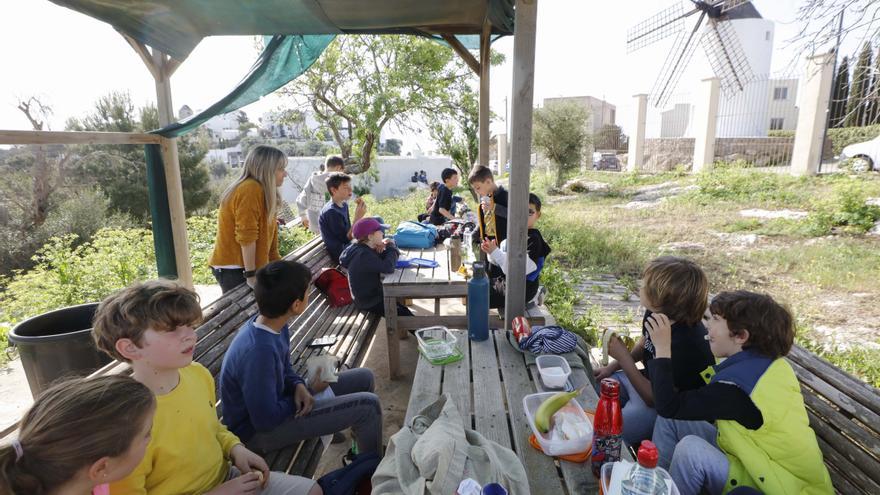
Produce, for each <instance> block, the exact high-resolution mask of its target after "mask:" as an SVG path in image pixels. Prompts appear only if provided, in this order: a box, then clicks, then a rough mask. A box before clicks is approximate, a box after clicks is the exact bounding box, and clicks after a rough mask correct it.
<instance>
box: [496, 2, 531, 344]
mask: <svg viewBox="0 0 880 495" xmlns="http://www.w3.org/2000/svg"><path fill="white" fill-rule="evenodd" d="M537 18H538V0H516V33H515V34H514V39H513V90H512V91H511V96H512V97H513V105H512V106H513V110H512V112H511V113H512V122H511V132H510V134H511V136H510V194H509V204H508V208H507V259H508V270H507V298H506V303H505V308H506V310H505V314H504V319H505V321H506V323H507V328H510V322H511V321H512V320H513V318H515V317H517V316H522V315H523V314H524V312H525V302H526V301H525V299H526V240H527V238H528V228H527V222H528V218H529V175H530V173H531V163H530V162H531V157H532V111H533V97H534V91H535V84H534V83H535V32H536V21H537Z"/></svg>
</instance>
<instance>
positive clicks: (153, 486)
mask: <svg viewBox="0 0 880 495" xmlns="http://www.w3.org/2000/svg"><path fill="white" fill-rule="evenodd" d="M156 400H157V407H156V415H155V417H154V418H153V432H152V435H153V437H152V439H151V440H150V444H149V445H148V446H147V452H146V454H144V459H143V460H142V461H141V463H140V464H138V466H137V468H135V470H134V471H133V472H132V473H131V474H130V475H129V476H128V477H127V478H125V479H123V480H121V481H118V482H116V483H113V484H112V485H110V493H111V495H118V494H125V495H128V494H146V493H149V494H150V495H165V494H167V495H188V494H199V493H204V492H207V491H209V490H212V489H213V488H215V487H216V486H218V485H220V484H221V483H222V482H223V481H224V480H225V479H226V474H227V472H228V470H229V465H228V462H227V459H228V458H229V452H230V451H231V450H232V447H233V446H235V444H237V443H240V442H239V440H238V437H236V436H235V435H234V434H232V433H230V432H229V431H228V430H227V429H226V427H225V426H223V424H222V423H220V420H219V419H218V418H217V410H216V408H215V404H216V403H217V400H216V395H215V392H214V378H213V377H212V376H211V373H210V372H209V371H208V370H207V369H205V367H204V366H202V365H200V364H198V363H192V364H191V365H189V366H187V367H186V368H182V369H181V370H180V383H179V384H178V385H177V387H175V389H174V390H172V391H171V392H170V393H168V394H165V395H161V396H158V397H156Z"/></svg>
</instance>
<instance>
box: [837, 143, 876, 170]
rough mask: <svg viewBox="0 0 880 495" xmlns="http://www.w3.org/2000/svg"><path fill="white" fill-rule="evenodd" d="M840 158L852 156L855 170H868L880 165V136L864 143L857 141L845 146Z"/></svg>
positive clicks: (844, 158)
mask: <svg viewBox="0 0 880 495" xmlns="http://www.w3.org/2000/svg"><path fill="white" fill-rule="evenodd" d="M840 158H841V159H843V160H846V159H848V158H852V160H853V163H852V169H853V171H854V172H868V171H870V170H877V169H878V167H880V136H877V137H875V138H874V139H872V140H870V141H865V142H864V143H856V144H851V145H849V146H847V147H846V148H843V151H842V152H841V153H840Z"/></svg>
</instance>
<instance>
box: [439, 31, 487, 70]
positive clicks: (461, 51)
mask: <svg viewBox="0 0 880 495" xmlns="http://www.w3.org/2000/svg"><path fill="white" fill-rule="evenodd" d="M440 36H442V37H443V40H444V41H446V42H447V43H449V46H451V47H452V49H453V50H455V53H457V54H458V56H459V57H461V59H462V60H464V63H466V64H467V65H468V67H470V68H471V70H472V71H474V74H476V75H480V63H479V62H477V59H475V58H474V56H473V55H471V52H470V51H468V49H467V48H465V46H464V45H462V44H461V41H458V38H456V37H455V36H453V35H451V34H441V35H440Z"/></svg>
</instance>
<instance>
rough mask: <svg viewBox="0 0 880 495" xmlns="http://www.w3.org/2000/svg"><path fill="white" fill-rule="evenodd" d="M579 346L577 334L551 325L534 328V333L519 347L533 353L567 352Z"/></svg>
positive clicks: (521, 342)
mask: <svg viewBox="0 0 880 495" xmlns="http://www.w3.org/2000/svg"><path fill="white" fill-rule="evenodd" d="M576 346H577V336H576V335H575V334H573V333H571V332H569V331H568V330H566V329H564V328H562V327H560V326H557V325H550V326H546V327H541V326H536V327H533V328H532V334H531V335H529V336H528V337H527V338H525V339H523V340H522V341H520V343H519V348H520V349H521V350H523V351H529V352H531V353H532V354H565V353H567V352H571V351H573V350H574V348H575V347H576Z"/></svg>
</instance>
